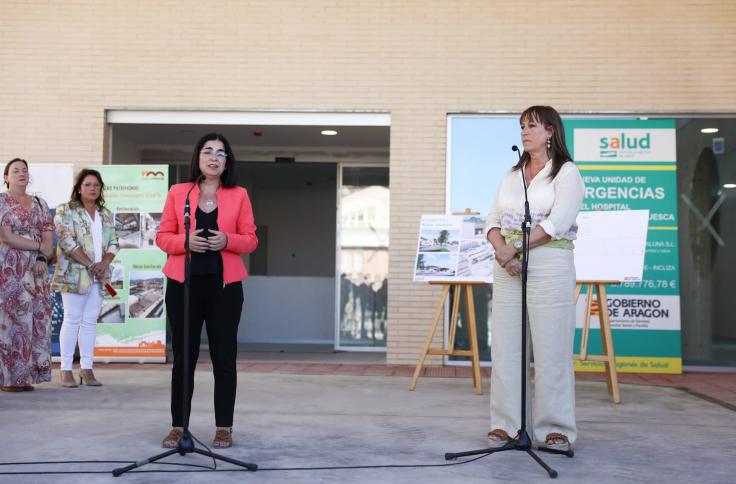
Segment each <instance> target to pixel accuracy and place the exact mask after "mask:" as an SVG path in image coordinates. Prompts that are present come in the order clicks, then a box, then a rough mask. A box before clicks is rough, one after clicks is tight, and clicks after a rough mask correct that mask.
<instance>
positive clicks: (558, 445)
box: [539, 432, 570, 452]
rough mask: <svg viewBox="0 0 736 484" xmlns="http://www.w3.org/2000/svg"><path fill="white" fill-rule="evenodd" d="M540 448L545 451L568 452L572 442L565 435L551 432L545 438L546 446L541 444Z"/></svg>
mask: <svg viewBox="0 0 736 484" xmlns="http://www.w3.org/2000/svg"><path fill="white" fill-rule="evenodd" d="M539 447H540V448H544V449H550V450H559V451H561V452H567V451H568V450H570V440H569V439H568V438H567V435H565V434H561V433H559V432H550V433H548V434H547V436H546V437H545V438H544V444H540V445H539Z"/></svg>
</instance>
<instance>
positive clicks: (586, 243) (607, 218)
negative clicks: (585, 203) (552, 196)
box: [575, 210, 649, 282]
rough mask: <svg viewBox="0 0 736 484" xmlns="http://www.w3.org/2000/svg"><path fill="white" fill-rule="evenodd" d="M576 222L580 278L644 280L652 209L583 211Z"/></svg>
mask: <svg viewBox="0 0 736 484" xmlns="http://www.w3.org/2000/svg"><path fill="white" fill-rule="evenodd" d="M577 224H578V238H577V240H575V273H576V278H577V280H579V281H620V282H624V281H627V282H636V281H641V280H642V275H643V273H644V255H645V252H646V244H647V229H648V226H649V210H619V211H610V212H580V213H579V214H578V218H577Z"/></svg>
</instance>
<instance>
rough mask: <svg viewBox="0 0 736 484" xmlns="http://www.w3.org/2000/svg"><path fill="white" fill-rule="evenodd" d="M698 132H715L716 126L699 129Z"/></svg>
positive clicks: (716, 130)
mask: <svg viewBox="0 0 736 484" xmlns="http://www.w3.org/2000/svg"><path fill="white" fill-rule="evenodd" d="M700 132H701V133H705V134H711V133H717V132H718V128H703V129H701V130H700Z"/></svg>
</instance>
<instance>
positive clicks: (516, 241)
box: [514, 239, 524, 250]
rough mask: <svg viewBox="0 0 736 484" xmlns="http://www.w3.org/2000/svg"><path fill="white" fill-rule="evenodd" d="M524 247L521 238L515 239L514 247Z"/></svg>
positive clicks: (518, 248)
mask: <svg viewBox="0 0 736 484" xmlns="http://www.w3.org/2000/svg"><path fill="white" fill-rule="evenodd" d="M522 247H524V244H523V243H522V241H521V239H519V240H515V241H514V249H516V250H521V248H522Z"/></svg>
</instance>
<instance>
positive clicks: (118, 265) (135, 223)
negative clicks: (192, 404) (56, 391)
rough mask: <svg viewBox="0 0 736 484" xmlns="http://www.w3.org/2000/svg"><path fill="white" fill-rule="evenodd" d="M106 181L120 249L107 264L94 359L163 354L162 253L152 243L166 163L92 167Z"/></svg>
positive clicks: (145, 358)
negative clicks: (112, 292) (108, 272)
mask: <svg viewBox="0 0 736 484" xmlns="http://www.w3.org/2000/svg"><path fill="white" fill-rule="evenodd" d="M96 169H98V170H99V171H100V173H101V174H102V179H103V180H104V181H105V201H106V205H107V207H108V208H109V209H110V210H111V211H112V212H113V215H114V218H115V230H116V232H117V235H118V240H119V241H120V252H119V253H118V255H117V257H115V260H114V261H113V263H112V264H111V266H110V267H111V270H112V278H111V281H110V284H111V285H112V287H113V288H114V289H115V291H117V295H116V296H115V297H112V296H110V295H105V298H104V300H103V302H102V310H101V311H100V316H99V319H98V321H97V323H98V325H97V341H96V344H95V360H96V361H137V362H163V361H165V360H166V314H165V312H164V286H165V284H164V280H165V278H164V275H163V273H162V272H161V269H162V268H163V265H164V263H165V262H166V254H164V253H163V252H162V251H161V250H160V249H158V247H156V244H155V237H156V231H157V230H158V226H159V223H160V222H161V212H162V211H163V208H164V202H165V201H166V194H167V191H168V187H169V185H168V167H167V166H166V165H105V166H99V167H96Z"/></svg>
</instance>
